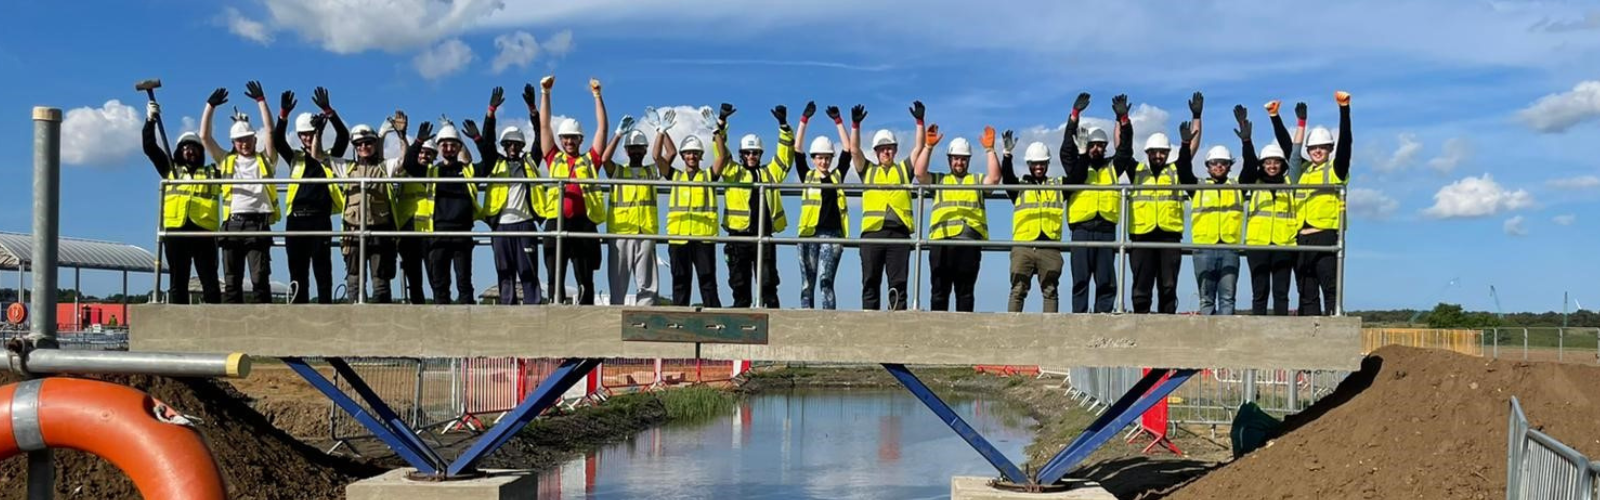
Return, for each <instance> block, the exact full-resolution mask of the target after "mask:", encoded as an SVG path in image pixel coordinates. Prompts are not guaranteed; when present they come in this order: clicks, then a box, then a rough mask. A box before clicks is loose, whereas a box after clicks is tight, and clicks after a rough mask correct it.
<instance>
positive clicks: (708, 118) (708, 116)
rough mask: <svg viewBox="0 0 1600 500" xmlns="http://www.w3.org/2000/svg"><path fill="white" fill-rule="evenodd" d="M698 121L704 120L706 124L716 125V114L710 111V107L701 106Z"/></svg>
mask: <svg viewBox="0 0 1600 500" xmlns="http://www.w3.org/2000/svg"><path fill="white" fill-rule="evenodd" d="M700 119H701V120H705V122H706V123H716V122H717V114H716V112H714V111H711V106H701V107H700Z"/></svg>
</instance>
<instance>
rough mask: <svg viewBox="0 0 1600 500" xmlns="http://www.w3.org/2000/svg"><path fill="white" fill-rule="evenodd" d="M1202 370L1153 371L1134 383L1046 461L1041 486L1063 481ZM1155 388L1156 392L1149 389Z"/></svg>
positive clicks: (1160, 369)
mask: <svg viewBox="0 0 1600 500" xmlns="http://www.w3.org/2000/svg"><path fill="white" fill-rule="evenodd" d="M1198 371H1199V370H1192V369H1183V370H1173V369H1170V368H1158V369H1153V370H1150V373H1148V374H1145V376H1144V378H1141V379H1139V382H1138V383H1136V384H1134V385H1133V388H1131V389H1128V392H1126V393H1124V394H1123V395H1122V397H1121V398H1118V399H1117V402H1116V403H1115V404H1112V405H1111V407H1110V408H1108V409H1107V410H1106V412H1105V413H1104V414H1102V415H1100V418H1098V419H1095V421H1094V423H1093V424H1090V425H1089V427H1088V428H1087V429H1084V430H1083V434H1079V435H1078V438H1077V439H1074V440H1073V441H1072V444H1069V445H1067V447H1066V449H1063V450H1061V452H1060V453H1058V454H1056V456H1055V457H1054V458H1051V459H1050V461H1049V462H1046V463H1045V465H1044V467H1043V468H1041V469H1039V484H1055V483H1056V482H1057V481H1060V480H1061V478H1062V477H1063V476H1066V475H1067V471H1069V470H1072V468H1073V467H1076V466H1077V465H1078V463H1080V462H1082V461H1083V460H1084V459H1085V458H1089V454H1091V453H1094V451H1095V450H1096V449H1099V448H1100V445H1103V444H1105V442H1106V441H1108V440H1110V439H1111V438H1113V437H1116V435H1117V433H1118V432H1121V431H1122V429H1123V428H1124V427H1127V426H1128V424H1130V423H1133V420H1134V419H1136V418H1139V416H1140V415H1144V412H1145V411H1146V410H1149V409H1150V407H1151V406H1155V404H1156V403H1157V402H1159V401H1162V400H1165V399H1166V398H1167V395H1168V394H1171V393H1172V391H1173V390H1176V389H1177V388H1178V386H1181V385H1183V383H1184V382H1185V381H1188V380H1189V377H1192V376H1194V374H1195V373H1196V372H1198ZM1169 373H1170V374H1171V375H1172V376H1171V377H1170V378H1167V379H1166V380H1162V379H1161V377H1163V376H1166V375H1167V374H1169ZM1158 382H1159V383H1158ZM1152 386H1154V387H1155V389H1154V390H1149V389H1150V388H1151V387H1152ZM1147 390H1149V392H1148V393H1146V391H1147Z"/></svg>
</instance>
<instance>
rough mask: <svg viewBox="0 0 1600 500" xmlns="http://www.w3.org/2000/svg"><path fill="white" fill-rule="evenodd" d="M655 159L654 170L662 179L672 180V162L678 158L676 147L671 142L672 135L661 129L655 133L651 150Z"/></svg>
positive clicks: (664, 128)
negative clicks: (654, 140) (654, 141)
mask: <svg viewBox="0 0 1600 500" xmlns="http://www.w3.org/2000/svg"><path fill="white" fill-rule="evenodd" d="M653 149H654V150H655V152H654V154H655V157H656V170H657V171H658V172H659V173H660V174H661V178H662V179H671V178H672V160H673V159H674V158H677V157H678V146H677V145H676V144H673V142H672V134H669V133H667V128H666V127H663V128H662V129H661V130H658V131H656V145H655V147H654V148H653Z"/></svg>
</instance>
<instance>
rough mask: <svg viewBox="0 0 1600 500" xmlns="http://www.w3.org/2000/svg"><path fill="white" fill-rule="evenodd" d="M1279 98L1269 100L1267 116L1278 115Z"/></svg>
mask: <svg viewBox="0 0 1600 500" xmlns="http://www.w3.org/2000/svg"><path fill="white" fill-rule="evenodd" d="M1278 104H1279V103H1278V100H1277V99H1273V100H1270V101H1267V116H1278Z"/></svg>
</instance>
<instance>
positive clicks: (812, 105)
mask: <svg viewBox="0 0 1600 500" xmlns="http://www.w3.org/2000/svg"><path fill="white" fill-rule="evenodd" d="M815 114H817V101H806V109H805V111H801V112H800V121H810V120H811V115H815Z"/></svg>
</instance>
